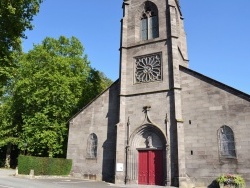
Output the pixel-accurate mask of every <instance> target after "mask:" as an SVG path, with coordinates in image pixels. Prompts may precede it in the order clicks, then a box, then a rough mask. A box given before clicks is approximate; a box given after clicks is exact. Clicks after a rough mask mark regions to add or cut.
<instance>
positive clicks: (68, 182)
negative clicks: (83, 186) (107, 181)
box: [53, 180, 87, 184]
mask: <svg viewBox="0 0 250 188" xmlns="http://www.w3.org/2000/svg"><path fill="white" fill-rule="evenodd" d="M53 183H54V184H71V183H72V184H76V183H87V181H71V180H69V181H65V180H64V181H57V182H53Z"/></svg>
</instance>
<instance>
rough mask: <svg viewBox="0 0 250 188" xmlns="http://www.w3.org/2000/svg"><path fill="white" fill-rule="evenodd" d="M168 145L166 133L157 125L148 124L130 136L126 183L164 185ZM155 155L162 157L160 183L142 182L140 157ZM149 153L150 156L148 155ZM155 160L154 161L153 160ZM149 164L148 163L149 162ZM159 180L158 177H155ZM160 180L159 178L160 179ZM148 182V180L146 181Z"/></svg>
mask: <svg viewBox="0 0 250 188" xmlns="http://www.w3.org/2000/svg"><path fill="white" fill-rule="evenodd" d="M166 144H167V139H166V136H165V135H164V133H163V132H162V131H161V130H160V129H159V128H158V127H157V126H155V125H153V124H150V123H147V124H144V125H142V126H140V127H139V128H137V129H136V130H135V131H134V132H133V133H132V134H131V136H130V139H129V146H128V147H127V154H126V158H127V170H126V182H127V183H138V184H156V185H164V184H165V179H166V173H165V172H166V168H167V167H166V164H167V160H166ZM149 152H151V153H152V154H153V155H154V153H156V154H157V155H160V156H159V157H160V160H161V161H159V160H158V162H160V163H161V166H162V169H161V172H160V173H161V174H160V175H159V174H158V175H159V176H161V177H160V182H159V181H158V182H157V181H156V182H154V181H155V180H153V181H150V179H149V182H144V180H143V181H142V180H140V177H139V176H140V167H139V166H140V162H142V161H140V158H141V157H140V156H139V155H150V156H151V154H150V153H149ZM147 153H148V154H147ZM152 160H154V159H152ZM147 163H148V162H147ZM155 179H157V177H155ZM158 179H159V177H158ZM145 181H147V180H145Z"/></svg>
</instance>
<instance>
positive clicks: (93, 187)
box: [0, 169, 161, 188]
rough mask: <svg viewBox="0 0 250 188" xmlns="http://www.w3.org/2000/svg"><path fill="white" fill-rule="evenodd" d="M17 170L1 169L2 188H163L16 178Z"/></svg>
mask: <svg viewBox="0 0 250 188" xmlns="http://www.w3.org/2000/svg"><path fill="white" fill-rule="evenodd" d="M14 174H15V170H5V169H0V188H72V187H73V188H122V187H127V188H161V186H143V185H114V184H109V183H105V182H95V181H86V180H82V179H75V178H72V177H63V178H60V177H42V178H39V177H35V178H30V177H29V176H21V175H19V176H14Z"/></svg>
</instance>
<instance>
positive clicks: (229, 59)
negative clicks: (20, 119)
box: [23, 0, 250, 94]
mask: <svg viewBox="0 0 250 188" xmlns="http://www.w3.org/2000/svg"><path fill="white" fill-rule="evenodd" d="M122 2H123V1H122V0H107V1H101V0H90V1H87V0H63V1H61V0H45V1H44V2H43V4H42V5H41V9H40V12H39V14H38V15H37V16H36V17H35V18H34V21H33V25H34V26H35V28H34V30H32V31H27V32H26V35H27V36H28V39H26V40H24V42H23V49H24V51H25V52H27V51H28V50H30V49H32V47H33V44H38V43H41V41H42V40H43V39H44V38H45V37H47V36H48V37H54V38H58V37H59V36H60V35H64V36H67V37H71V36H75V37H77V38H78V39H80V41H81V42H82V44H83V45H84V47H85V53H86V54H87V55H88V58H89V60H90V61H91V65H92V67H94V68H96V69H98V70H100V71H102V72H104V73H105V74H106V76H107V77H109V78H111V79H112V80H116V79H117V78H118V74H119V45H120V20H121V18H122V8H121V6H122ZM180 2H181V9H182V14H183V16H184V18H185V19H184V21H185V22H184V23H185V30H186V33H187V42H188V54H189V60H190V62H189V68H190V69H193V70H195V71H198V72H199V73H201V74H204V75H206V76H208V77H211V78H213V79H216V80H218V81H220V82H223V83H224V84H227V85H229V86H231V87H234V88H236V89H238V90H241V91H243V92H246V93H248V94H250V87H249V86H250V84H249V82H250V81H249V80H250V79H249V76H250V46H249V44H250V20H249V19H250V11H249V7H250V1H249V0H237V1H233V0H219V1H218V0H189V1H188V0H181V1H180Z"/></svg>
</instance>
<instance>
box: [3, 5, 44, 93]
mask: <svg viewBox="0 0 250 188" xmlns="http://www.w3.org/2000/svg"><path fill="white" fill-rule="evenodd" d="M41 3H42V0H1V1H0V92H1V93H3V91H2V88H3V86H4V85H5V84H6V81H7V80H8V79H9V78H10V77H11V76H12V74H13V71H14V70H13V68H15V62H14V57H15V56H14V54H13V53H14V52H20V51H21V38H25V34H24V31H25V30H26V29H30V30H31V29H32V27H33V26H32V25H31V21H32V20H33V16H34V15H36V14H37V13H38V11H39V6H40V4H41ZM1 93H0V94H1Z"/></svg>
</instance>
